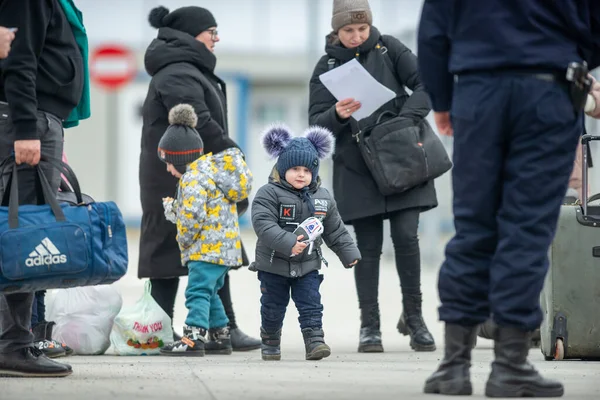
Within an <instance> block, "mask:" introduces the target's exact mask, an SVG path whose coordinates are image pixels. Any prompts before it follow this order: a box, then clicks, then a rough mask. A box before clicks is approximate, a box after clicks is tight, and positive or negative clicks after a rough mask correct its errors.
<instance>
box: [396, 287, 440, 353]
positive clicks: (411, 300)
mask: <svg viewBox="0 0 600 400" xmlns="http://www.w3.org/2000/svg"><path fill="white" fill-rule="evenodd" d="M421 302H422V297H421V295H420V294H407V295H403V299H402V303H403V306H404V310H403V311H402V314H401V315H400V320H399V321H398V325H397V326H396V328H398V332H400V333H401V334H403V335H404V336H407V335H409V336H410V347H411V348H412V349H413V350H415V351H435V341H434V340H433V336H431V333H430V332H429V330H428V329H427V325H425V321H424V320H423V312H422V311H421Z"/></svg>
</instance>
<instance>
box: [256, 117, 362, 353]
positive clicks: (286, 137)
mask: <svg viewBox="0 0 600 400" xmlns="http://www.w3.org/2000/svg"><path fill="white" fill-rule="evenodd" d="M263 146H264V147H265V149H266V150H267V152H268V153H269V154H270V155H271V156H272V157H277V158H278V159H277V164H276V165H275V167H274V168H273V171H272V173H271V176H270V178H269V183H268V184H266V185H264V186H263V187H261V188H260V189H259V190H258V193H257V194H256V196H255V198H254V201H253V202H252V226H253V227H254V231H255V232H256V234H257V236H258V242H257V244H256V261H255V262H254V263H253V266H252V269H254V270H258V279H259V280H260V290H261V293H262V297H261V311H260V312H261V320H262V321H261V322H262V326H261V338H262V347H261V352H262V359H263V360H280V359H281V350H280V342H281V327H282V326H283V319H284V316H285V312H286V308H287V305H288V303H289V300H290V292H291V297H292V299H293V300H294V303H295V304H296V308H297V309H298V313H299V315H300V317H299V322H300V328H301V329H302V335H303V337H304V343H305V347H306V359H307V360H320V359H322V358H324V357H328V356H329V355H330V354H331V349H330V348H329V346H327V344H325V340H324V334H323V322H322V319H323V305H322V304H321V294H320V292H319V287H320V285H321V282H322V281H323V275H321V274H319V269H321V262H322V261H325V260H324V259H323V256H322V253H321V249H320V245H321V240H320V239H318V240H317V241H315V242H314V243H313V245H312V246H309V245H308V244H307V243H305V241H306V240H307V239H308V238H304V237H302V235H300V236H297V235H296V234H295V233H294V230H296V228H297V227H298V226H299V225H300V224H301V223H302V222H303V221H305V220H306V219H307V218H310V217H315V218H317V219H319V220H320V221H321V223H322V225H323V228H324V229H323V234H322V236H321V237H322V239H323V240H324V241H325V244H327V246H328V247H329V248H330V249H332V250H333V251H334V252H335V253H336V255H337V256H338V257H339V259H340V260H341V262H342V264H343V265H344V267H346V268H351V267H353V266H354V265H356V263H357V262H358V261H359V260H360V252H359V251H358V248H357V247H356V244H355V243H354V240H353V239H352V237H351V236H350V234H349V233H348V231H347V230H346V227H345V226H344V224H343V222H342V219H341V217H340V215H339V213H338V211H337V207H336V203H335V200H334V199H333V196H332V195H331V194H330V193H329V192H328V191H327V189H325V188H322V187H321V182H320V179H319V176H318V174H319V165H320V160H322V159H324V158H327V157H329V156H330V155H331V153H332V150H333V135H332V134H331V132H330V131H328V130H327V129H324V128H320V127H311V128H309V129H308V130H307V131H306V133H305V135H304V137H295V138H292V135H291V134H290V132H289V130H288V129H287V128H286V127H284V126H274V127H272V128H270V129H269V130H268V131H267V132H266V133H265V135H264V136H263ZM307 247H309V248H308V249H307Z"/></svg>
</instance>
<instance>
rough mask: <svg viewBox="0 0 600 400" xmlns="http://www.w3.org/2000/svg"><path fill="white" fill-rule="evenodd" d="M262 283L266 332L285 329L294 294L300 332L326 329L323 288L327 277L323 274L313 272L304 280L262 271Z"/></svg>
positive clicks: (262, 309)
mask: <svg viewBox="0 0 600 400" xmlns="http://www.w3.org/2000/svg"><path fill="white" fill-rule="evenodd" d="M258 279H259V280H260V291H261V293H262V296H261V298H260V304H261V307H260V316H261V320H262V327H263V329H264V330H265V331H266V332H269V333H273V332H277V331H278V330H279V329H281V327H282V326H283V318H284V317H285V311H286V308H287V305H288V303H289V302H290V291H291V294H292V300H294V304H296V308H297V309H298V314H299V317H298V322H300V328H301V329H304V328H322V326H323V305H322V304H321V293H320V292H319V287H320V286H321V282H323V275H320V274H319V271H312V272H310V273H308V274H306V275H304V276H301V277H300V278H288V277H285V276H281V275H276V274H271V273H269V272H264V271H258Z"/></svg>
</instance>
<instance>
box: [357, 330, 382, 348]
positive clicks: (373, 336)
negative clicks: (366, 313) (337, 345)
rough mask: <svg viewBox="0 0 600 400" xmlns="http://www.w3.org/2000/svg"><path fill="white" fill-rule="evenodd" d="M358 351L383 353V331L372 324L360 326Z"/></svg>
mask: <svg viewBox="0 0 600 400" xmlns="http://www.w3.org/2000/svg"><path fill="white" fill-rule="evenodd" d="M358 352H359V353H383V344H382V343H381V331H380V330H379V329H377V328H375V327H372V326H366V327H364V328H360V338H359V341H358Z"/></svg>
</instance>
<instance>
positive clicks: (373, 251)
mask: <svg viewBox="0 0 600 400" xmlns="http://www.w3.org/2000/svg"><path fill="white" fill-rule="evenodd" d="M419 215H420V210H419V209H418V208H410V209H406V210H401V211H397V212H393V213H390V214H389V220H390V227H391V236H392V242H393V243H394V252H395V255H396V269H397V271H398V276H399V277H400V286H401V289H402V294H403V295H406V294H420V293H421V253H420V250H419V238H418V236H417V231H418V228H419ZM383 221H384V215H376V216H373V217H368V218H361V219H358V220H355V221H352V225H353V226H354V230H355V233H356V242H357V245H358V249H359V250H360V253H361V254H362V260H361V261H360V262H359V263H358V265H356V267H354V278H355V282H356V291H357V293H358V304H359V307H360V310H361V327H365V326H375V327H379V301H378V297H379V264H380V259H381V249H382V246H383Z"/></svg>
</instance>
